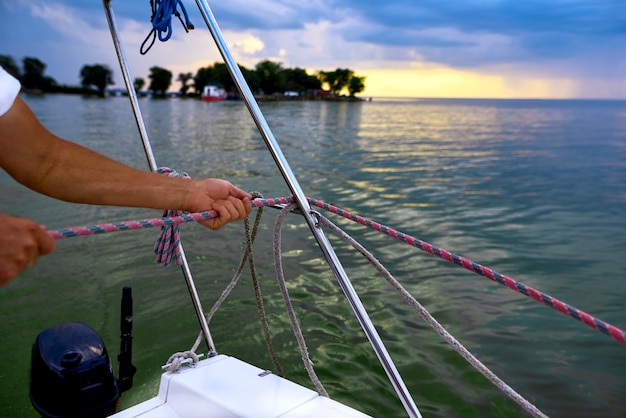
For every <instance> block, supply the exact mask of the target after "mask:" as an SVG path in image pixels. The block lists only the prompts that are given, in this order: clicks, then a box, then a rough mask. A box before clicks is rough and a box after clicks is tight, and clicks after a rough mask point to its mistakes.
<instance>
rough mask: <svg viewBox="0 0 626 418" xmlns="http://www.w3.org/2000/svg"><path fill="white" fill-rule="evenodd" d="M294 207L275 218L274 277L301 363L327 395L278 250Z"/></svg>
mask: <svg viewBox="0 0 626 418" xmlns="http://www.w3.org/2000/svg"><path fill="white" fill-rule="evenodd" d="M295 208H296V205H295V203H291V204H289V205H287V206H285V207H284V208H283V209H282V210H281V211H280V213H279V214H278V217H277V218H276V225H275V226H274V266H275V267H276V279H277V280H278V286H279V287H280V293H281V294H282V295H283V301H284V302H285V308H286V309H287V314H288V315H289V320H290V322H291V328H292V329H293V333H294V336H295V337H296V341H298V346H299V347H300V356H301V357H302V363H303V364H304V368H305V369H306V371H307V373H308V375H309V378H310V379H311V382H313V384H314V385H315V388H316V389H317V391H318V392H319V394H320V395H322V396H326V397H328V392H326V389H325V388H324V385H322V382H321V381H320V380H319V378H318V377H317V374H316V373H315V370H314V369H313V362H312V361H311V358H310V357H309V351H308V349H307V347H306V342H305V341H304V335H303V334H302V329H301V328H300V324H299V323H298V318H296V313H295V311H294V309H293V305H292V303H291V298H290V297H289V291H288V290H287V284H286V282H285V274H284V272H283V262H282V257H281V250H280V248H281V232H280V231H281V230H282V225H283V222H284V220H285V217H286V216H287V214H288V213H289V212H290V211H292V210H293V209H295Z"/></svg>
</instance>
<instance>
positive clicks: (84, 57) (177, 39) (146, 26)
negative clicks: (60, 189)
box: [0, 0, 626, 97]
mask: <svg viewBox="0 0 626 418" xmlns="http://www.w3.org/2000/svg"><path fill="white" fill-rule="evenodd" d="M186 5H187V10H188V12H189V15H190V18H191V20H192V22H193V23H194V24H195V25H196V28H197V29H196V30H194V31H192V32H191V33H189V34H186V33H185V32H184V31H183V29H182V28H181V26H180V25H179V24H178V22H176V21H174V22H173V27H174V35H173V36H172V39H171V40H170V41H168V42H166V43H160V42H158V41H157V43H156V44H155V46H154V47H153V50H152V51H151V52H150V53H149V54H148V55H146V56H141V55H138V54H137V51H138V50H139V46H140V44H141V42H142V41H143V40H144V39H145V37H146V35H147V34H148V32H149V31H150V23H149V19H150V14H151V10H150V7H149V4H148V2H145V3H144V2H133V1H114V2H113V7H114V10H115V14H116V16H117V19H118V25H119V28H120V30H121V32H122V38H123V40H124V43H125V44H124V45H125V48H126V51H127V56H128V59H129V62H130V64H131V69H132V71H133V73H134V75H136V76H140V77H146V76H147V74H148V69H149V67H150V66H152V65H158V66H163V67H165V68H168V69H170V71H173V72H175V73H176V72H178V71H184V72H195V71H196V70H197V69H198V68H200V67H201V66H205V65H210V64H212V63H213V62H214V61H221V58H220V56H219V54H218V52H217V49H216V47H215V46H214V43H213V41H212V39H211V37H210V35H209V33H208V31H207V29H206V28H205V26H204V21H203V19H202V17H201V16H200V13H199V11H198V9H197V7H195V5H194V4H193V2H186ZM211 6H212V8H213V12H214V14H215V17H216V19H217V20H218V22H219V25H220V27H221V29H222V30H223V32H224V36H225V38H226V41H227V43H228V45H229V47H230V48H231V51H232V52H233V55H235V58H236V59H237V61H238V62H239V63H240V64H242V65H245V66H247V67H249V68H250V67H253V66H254V65H255V64H256V63H258V62H259V61H261V60H263V59H272V60H276V61H280V62H282V63H283V64H284V65H285V66H287V67H301V68H307V69H311V70H328V69H334V68H338V67H340V68H351V69H358V70H359V71H368V70H372V71H373V70H384V69H396V70H398V71H417V69H422V70H423V69H425V68H428V69H432V68H438V69H440V70H441V71H444V70H445V71H444V73H445V74H448V76H449V74H450V73H448V72H446V71H448V70H450V71H452V70H455V71H457V73H456V75H457V76H461V77H468V79H471V77H470V74H473V75H474V76H476V77H478V76H482V77H484V78H481V80H482V81H481V83H483V85H484V83H485V80H490V82H492V83H500V81H498V80H501V83H500V84H499V85H500V86H505V85H506V86H508V87H507V88H506V89H505V88H500V90H498V91H501V92H508V94H519V91H521V92H523V91H525V90H523V89H527V88H528V89H530V90H533V91H547V90H546V89H545V88H544V87H541V88H539V87H536V88H535V87H532V88H530V87H528V86H540V85H541V86H545V85H548V84H550V83H551V82H553V83H554V85H555V86H557V85H558V86H562V87H560V88H559V89H555V90H554V91H557V90H558V92H559V94H561V93H560V92H562V91H565V90H567V89H570V90H571V91H576V92H591V91H597V92H611V94H613V95H614V94H618V95H620V94H621V95H623V96H625V97H626V88H625V87H624V85H625V84H626V83H625V82H624V77H625V76H624V74H626V54H624V53H623V51H624V45H626V7H624V6H623V0H527V1H519V0H515V1H513V0H488V1H483V0H480V1H479V0H459V1H455V2H441V1H438V0H420V1H414V0H388V1H385V2H380V1H373V0H359V1H357V0H312V1H309V2H301V1H295V0H259V1H257V2H255V3H254V5H253V7H251V6H250V3H249V2H248V1H244V0H233V1H229V2H214V3H213V4H211ZM0 13H1V14H2V15H3V16H4V21H3V25H0V36H2V38H3V41H4V44H5V48H4V52H2V53H5V54H10V55H14V56H15V57H16V58H18V59H19V58H21V57H22V56H25V55H26V56H36V57H38V58H40V59H42V61H44V62H46V63H48V64H49V67H48V70H49V75H51V76H52V77H54V78H57V80H58V81H60V82H62V83H73V84H76V82H77V80H78V72H79V69H80V67H81V66H82V65H84V64H92V63H106V64H108V65H110V66H112V67H116V66H117V62H116V61H117V60H116V57H115V53H114V50H113V47H112V43H111V38H110V35H109V33H108V27H107V24H106V19H105V17H104V12H103V9H102V5H101V4H100V2H97V1H96V2H92V1H79V0H56V1H54V0H53V1H49V2H36V3H35V2H29V1H26V0H15V1H11V2H8V1H0ZM440 79H445V78H440ZM448 79H452V78H448ZM433 80H435V79H433ZM116 81H121V77H119V76H117V78H116ZM437 83H438V82H435V84H437ZM494 85H495V84H494ZM591 86H593V87H591ZM608 86H612V88H611V87H608ZM516 89H522V90H516ZM612 89H613V90H612ZM515 91H518V93H515ZM615 92H617V93H615ZM502 94H504V93H502Z"/></svg>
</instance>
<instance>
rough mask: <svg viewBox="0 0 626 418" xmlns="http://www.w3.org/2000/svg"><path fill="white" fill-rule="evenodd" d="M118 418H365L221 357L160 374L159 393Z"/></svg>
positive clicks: (278, 379) (247, 366)
mask: <svg viewBox="0 0 626 418" xmlns="http://www.w3.org/2000/svg"><path fill="white" fill-rule="evenodd" d="M113 417H115V418H130V417H142V418H175V417H181V418H194V417H198V418H200V417H202V418H206V417H220V418H222V417H223V418H229V417H250V418H264V417H281V418H296V417H298V418H304V417H354V418H357V417H367V415H365V414H363V413H361V412H359V411H357V410H355V409H352V408H349V407H347V406H345V405H343V404H340V403H338V402H336V401H333V400H331V399H328V398H325V397H323V396H320V395H319V394H318V393H317V392H314V391H312V390H310V389H307V388H305V387H303V386H300V385H297V384H295V383H293V382H290V381H289V380H286V379H283V378H281V377H279V376H276V375H274V374H271V373H269V374H268V373H266V372H265V371H264V370H262V369H259V368H258V367H255V366H252V365H250V364H247V363H244V362H243V361H241V360H238V359H235V358H233V357H228V356H224V355H218V356H216V357H212V358H209V359H206V360H203V361H201V362H199V363H198V364H197V365H196V367H193V368H192V367H187V368H182V369H181V370H180V371H179V372H177V373H164V374H163V375H162V376H161V385H160V387H159V393H158V395H157V396H156V397H155V398H152V399H150V400H148V401H146V402H143V403H141V404H139V405H135V406H133V407H131V408H128V409H126V410H124V411H121V412H119V413H117V414H115V415H113Z"/></svg>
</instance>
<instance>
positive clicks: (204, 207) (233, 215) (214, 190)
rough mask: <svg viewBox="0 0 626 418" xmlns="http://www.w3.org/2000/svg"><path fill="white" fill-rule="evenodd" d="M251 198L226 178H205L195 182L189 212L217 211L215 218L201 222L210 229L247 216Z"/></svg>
mask: <svg viewBox="0 0 626 418" xmlns="http://www.w3.org/2000/svg"><path fill="white" fill-rule="evenodd" d="M192 181H193V180H192ZM251 200H252V197H251V196H250V194H248V193H246V192H244V191H243V190H241V189H239V188H238V187H236V186H234V185H233V184H231V183H230V182H228V181H226V180H221V179H207V180H202V181H197V182H196V192H195V194H194V196H193V199H192V201H191V203H190V204H189V207H190V211H191V212H205V211H209V210H215V211H217V213H218V214H219V216H218V217H217V218H213V219H209V220H207V221H204V222H201V223H202V224H203V225H205V226H208V227H209V228H211V229H218V228H221V227H222V226H224V225H226V224H227V223H228V222H233V221H238V220H241V219H244V218H245V217H246V216H248V214H249V213H250V211H251V210H252V203H251Z"/></svg>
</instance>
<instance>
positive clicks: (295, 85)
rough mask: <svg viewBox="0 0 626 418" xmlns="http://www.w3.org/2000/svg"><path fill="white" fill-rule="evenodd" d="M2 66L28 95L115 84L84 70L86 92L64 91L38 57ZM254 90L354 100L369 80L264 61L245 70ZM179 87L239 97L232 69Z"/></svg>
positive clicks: (161, 89)
mask: <svg viewBox="0 0 626 418" xmlns="http://www.w3.org/2000/svg"><path fill="white" fill-rule="evenodd" d="M0 65H1V66H2V67H4V69H5V70H6V71H7V72H9V73H10V74H12V75H13V76H14V77H16V78H17V79H18V80H20V82H21V83H22V86H23V87H24V88H25V89H27V90H37V91H42V92H53V93H82V94H98V95H101V96H104V95H105V94H106V89H107V86H110V85H112V84H114V81H113V72H112V71H111V69H110V68H109V67H108V66H107V65H105V64H94V65H84V66H83V67H82V68H81V70H80V73H79V77H80V80H81V84H80V86H66V85H59V84H58V83H57V82H56V80H54V79H53V78H52V77H48V76H46V75H45V69H46V64H45V63H43V62H42V61H40V60H39V59H37V58H34V57H25V58H23V59H22V67H21V68H20V66H18V65H17V63H16V61H15V60H14V59H13V58H12V57H11V56H8V55H0ZM239 69H240V70H241V72H242V74H243V76H244V78H245V79H246V82H247V83H248V86H249V87H250V89H251V90H252V91H253V92H255V93H256V94H259V95H274V94H283V93H284V92H286V91H293V92H297V93H298V95H301V96H302V95H312V94H315V92H319V91H322V90H323V88H326V89H327V92H330V94H332V95H337V96H338V95H341V94H342V92H343V91H346V92H347V93H348V95H349V96H350V97H354V96H355V95H356V94H358V93H361V92H362V91H363V90H364V89H365V77H361V76H357V75H355V74H354V71H352V70H350V69H347V68H337V69H336V70H334V71H318V72H316V73H315V74H314V75H311V74H309V73H307V72H306V70H304V69H302V68H297V67H296V68H284V67H283V65H282V64H281V63H280V62H274V61H271V60H263V61H261V62H259V63H258V64H256V66H255V67H254V69H248V68H246V67H244V66H241V65H240V66H239ZM148 79H149V80H150V82H149V84H148V86H147V89H148V90H149V91H151V92H152V94H153V95H156V96H164V95H165V94H166V92H167V91H168V90H169V88H170V86H171V85H172V79H173V74H172V72H171V71H169V70H167V69H165V68H162V67H156V66H155V67H152V68H150V74H149V75H148ZM176 81H179V82H180V83H181V88H180V93H181V94H182V95H184V96H199V95H200V94H201V93H202V90H203V88H204V86H206V85H210V84H213V85H216V86H218V87H221V88H223V89H224V90H225V91H227V92H228V93H229V94H231V95H236V94H237V92H236V88H235V83H234V81H233V79H232V77H231V75H230V73H229V72H228V68H227V67H226V64H223V63H214V64H213V65H211V66H208V67H203V68H200V69H198V71H196V74H195V75H194V74H192V73H179V74H178V77H177V79H176ZM133 84H134V87H135V90H137V91H141V90H142V89H143V88H144V87H145V86H146V80H144V79H142V78H136V79H135V80H134V81H133Z"/></svg>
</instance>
